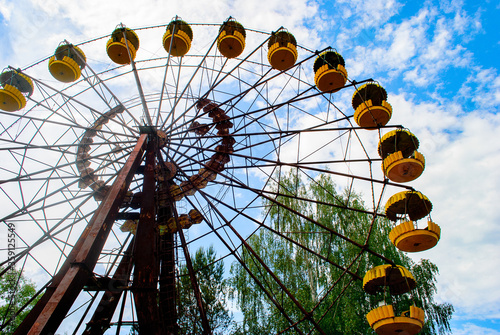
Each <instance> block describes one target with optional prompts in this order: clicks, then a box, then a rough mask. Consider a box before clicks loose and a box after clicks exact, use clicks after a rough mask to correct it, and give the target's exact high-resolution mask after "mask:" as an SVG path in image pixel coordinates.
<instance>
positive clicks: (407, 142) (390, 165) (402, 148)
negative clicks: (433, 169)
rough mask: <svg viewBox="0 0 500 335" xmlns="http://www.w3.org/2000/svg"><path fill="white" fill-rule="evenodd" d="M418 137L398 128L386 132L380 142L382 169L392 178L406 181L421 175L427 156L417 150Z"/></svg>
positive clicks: (399, 181) (400, 181)
mask: <svg viewBox="0 0 500 335" xmlns="http://www.w3.org/2000/svg"><path fill="white" fill-rule="evenodd" d="M418 145H419V143H418V139H417V137H416V136H415V135H413V134H412V133H410V132H409V131H407V130H402V129H396V130H393V131H391V132H389V133H387V134H385V135H384V136H383V137H382V139H381V140H380V142H379V146H378V152H379V155H380V157H382V159H383V162H382V170H383V171H384V174H385V175H386V176H387V178H389V179H390V180H392V181H394V182H397V183H406V182H409V181H412V180H415V179H417V178H418V177H420V175H421V174H422V172H423V171H424V169H425V158H424V156H423V155H422V154H421V153H420V152H418V151H417V149H418Z"/></svg>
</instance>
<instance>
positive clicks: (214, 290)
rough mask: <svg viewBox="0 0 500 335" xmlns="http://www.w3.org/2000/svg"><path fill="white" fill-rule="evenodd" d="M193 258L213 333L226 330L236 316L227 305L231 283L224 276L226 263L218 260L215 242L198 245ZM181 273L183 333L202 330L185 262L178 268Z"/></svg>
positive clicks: (179, 300)
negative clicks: (202, 245) (208, 245)
mask: <svg viewBox="0 0 500 335" xmlns="http://www.w3.org/2000/svg"><path fill="white" fill-rule="evenodd" d="M191 260H192V264H193V270H194V272H195V273H196V279H197V281H198V285H199V288H200V294H201V300H202V303H203V307H204V309H205V312H206V315H207V319H208V323H209V325H210V329H211V330H212V333H213V334H227V333H228V332H229V331H230V328H231V327H232V324H233V322H232V320H233V316H232V314H230V313H229V311H228V310H227V309H226V306H227V304H226V300H227V299H226V298H227V291H228V286H227V279H225V278H224V264H223V262H222V261H218V262H216V260H217V256H216V253H215V250H214V248H213V247H212V246H210V247H209V248H208V249H206V250H205V249H203V248H199V249H198V250H197V251H196V253H195V255H194V256H191ZM179 274H180V277H179V281H178V285H177V290H178V295H177V296H178V304H177V306H178V308H177V310H178V323H179V326H180V334H201V333H202V331H201V330H202V329H203V328H202V324H201V317H200V314H199V311H198V305H197V302H196V298H195V295H194V292H193V289H192V285H191V280H190V277H189V271H188V268H187V266H186V265H183V266H181V267H180V268H179Z"/></svg>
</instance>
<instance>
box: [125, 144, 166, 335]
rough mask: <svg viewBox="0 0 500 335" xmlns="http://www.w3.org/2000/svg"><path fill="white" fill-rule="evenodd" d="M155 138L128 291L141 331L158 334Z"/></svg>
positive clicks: (149, 151) (148, 158) (149, 150)
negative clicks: (131, 278)
mask: <svg viewBox="0 0 500 335" xmlns="http://www.w3.org/2000/svg"><path fill="white" fill-rule="evenodd" d="M156 143H157V141H156V138H155V136H154V135H150V138H149V142H148V148H147V152H146V167H145V169H144V179H143V189H142V194H143V196H142V205H141V215H140V217H139V223H138V225H137V232H136V235H135V238H136V243H135V248H134V259H135V269H134V282H133V284H132V292H133V293H134V302H135V307H136V312H137V320H138V321H139V331H140V333H141V334H148V335H160V334H161V327H160V314H159V308H158V275H159V273H158V272H159V261H158V235H159V234H158V225H157V224H156V208H155V207H156V205H155V191H156V182H155V166H156V152H157V148H156Z"/></svg>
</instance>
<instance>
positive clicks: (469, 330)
mask: <svg viewBox="0 0 500 335" xmlns="http://www.w3.org/2000/svg"><path fill="white" fill-rule="evenodd" d="M453 334H454V335H500V331H498V330H495V329H491V328H485V327H481V326H477V325H475V324H473V323H466V324H464V325H463V327H462V329H455V330H454V331H453Z"/></svg>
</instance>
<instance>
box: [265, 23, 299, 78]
mask: <svg viewBox="0 0 500 335" xmlns="http://www.w3.org/2000/svg"><path fill="white" fill-rule="evenodd" d="M268 47H269V51H268V52H267V59H268V61H269V64H271V66H272V67H273V68H274V69H276V70H280V71H285V70H286V69H288V68H290V67H292V66H293V65H294V64H295V62H296V61H297V41H296V40H295V37H294V36H293V35H292V34H290V33H289V32H288V31H286V30H285V29H283V28H281V29H279V30H278V31H277V32H275V33H273V34H272V35H271V37H270V38H269V42H268Z"/></svg>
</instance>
